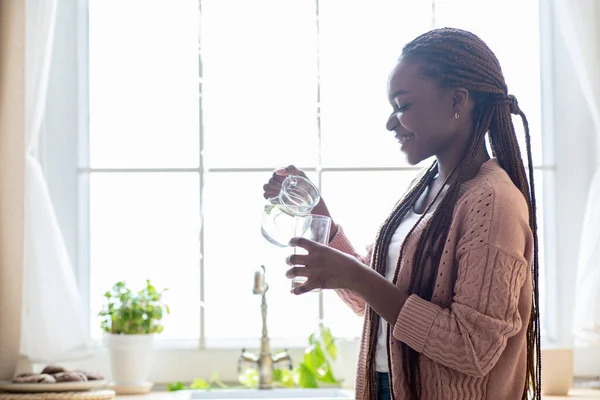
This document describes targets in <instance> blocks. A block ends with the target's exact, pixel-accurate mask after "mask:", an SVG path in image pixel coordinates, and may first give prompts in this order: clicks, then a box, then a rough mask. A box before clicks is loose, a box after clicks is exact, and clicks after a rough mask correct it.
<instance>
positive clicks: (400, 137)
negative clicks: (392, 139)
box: [396, 133, 415, 144]
mask: <svg viewBox="0 0 600 400" xmlns="http://www.w3.org/2000/svg"><path fill="white" fill-rule="evenodd" d="M414 138H415V134H414V133H408V134H405V135H396V139H398V142H400V144H404V143H407V142H410V141H411V140H413V139H414Z"/></svg>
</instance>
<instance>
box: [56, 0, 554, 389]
mask: <svg viewBox="0 0 600 400" xmlns="http://www.w3.org/2000/svg"><path fill="white" fill-rule="evenodd" d="M82 2H83V3H86V7H89V9H88V19H89V20H88V23H87V24H84V25H83V30H84V31H85V35H89V40H86V41H84V44H83V47H84V48H85V49H86V52H84V55H82V56H80V57H85V60H83V61H82V62H83V66H84V68H85V70H86V71H88V80H89V93H87V94H86V96H85V100H86V101H83V102H82V103H79V104H80V105H81V104H84V105H85V104H86V103H87V101H89V110H88V109H87V108H85V109H82V110H79V112H80V113H81V115H86V116H87V115H88V112H89V127H88V126H87V122H86V123H84V124H83V125H84V128H83V129H80V130H79V132H78V135H79V137H78V141H79V143H80V146H79V148H80V150H79V166H78V168H77V174H78V182H79V184H78V194H79V195H78V198H79V201H78V204H77V207H75V206H73V207H67V206H63V207H61V205H60V204H59V205H58V207H57V208H58V211H59V218H60V219H61V222H62V225H63V226H68V227H70V228H69V229H66V230H67V231H68V232H71V233H72V232H75V231H76V232H77V233H76V234H73V235H71V236H73V237H76V238H78V239H77V240H78V243H77V244H76V245H75V244H72V245H71V247H72V248H77V249H78V250H77V252H78V253H79V257H78V258H77V259H78V260H79V262H78V266H77V267H78V271H80V274H79V278H80V284H81V287H82V290H83V292H84V293H85V297H86V298H87V299H88V301H89V307H90V332H91V335H92V337H94V338H99V337H100V331H99V329H98V320H97V318H96V314H97V312H98V310H99V309H100V307H101V302H102V294H103V293H104V292H105V291H106V290H107V288H109V287H110V286H111V285H112V284H113V283H114V282H116V281H118V280H125V281H127V282H128V283H129V284H131V285H132V286H134V287H135V286H141V285H142V284H143V282H144V280H145V279H151V280H152V281H153V283H155V284H156V285H157V286H159V287H168V288H169V291H168V292H167V298H166V300H167V301H168V303H169V304H170V306H171V309H172V314H171V315H170V316H169V317H168V318H167V319H166V320H165V331H164V334H163V335H161V340H163V341H165V342H169V345H174V344H178V345H182V346H183V347H185V348H190V349H191V348H200V349H215V348H223V347H225V348H235V349H239V348H241V347H243V346H255V345H256V343H257V339H258V337H259V335H260V333H261V330H260V303H259V302H260V299H259V298H258V297H257V296H254V295H252V290H251V289H252V276H253V273H254V271H255V270H256V269H257V268H259V266H260V265H262V264H264V265H265V266H266V267H267V280H268V281H269V283H270V287H271V290H270V292H269V333H270V336H271V337H272V338H273V346H274V347H278V346H288V345H294V344H304V343H305V340H306V338H307V336H308V335H309V334H310V333H311V332H312V331H313V330H314V328H315V326H316V323H317V321H318V319H319V318H323V319H324V321H325V323H326V324H327V325H329V326H330V327H331V329H332V332H333V333H334V335H336V336H339V337H344V338H355V337H358V336H360V333H361V325H362V321H361V320H360V319H359V318H358V317H356V316H355V315H354V314H352V312H351V311H350V310H349V309H348V308H347V307H346V306H345V305H344V304H343V303H342V302H341V301H340V300H339V299H338V298H337V296H336V295H335V294H333V293H324V294H312V293H311V294H308V295H305V296H301V297H294V296H291V295H290V294H289V287H290V284H289V281H288V280H287V279H286V278H285V277H284V271H285V269H286V266H285V263H284V257H285V252H284V251H279V250H276V249H275V248H273V247H272V246H270V245H269V244H268V243H266V241H265V240H264V239H263V238H262V237H261V235H260V233H259V229H258V226H259V223H260V217H261V213H260V211H261V206H262V204H263V199H262V184H263V183H264V182H265V181H266V180H267V179H268V177H269V175H270V173H271V172H272V170H273V169H274V168H275V167H277V166H280V165H287V164H295V165H297V166H299V167H300V168H303V169H304V170H306V171H307V172H308V174H309V176H310V177H311V178H312V179H313V180H314V182H316V183H317V184H318V185H319V187H320V188H321V190H322V193H323V196H324V198H326V199H327V203H328V205H329V208H330V210H331V211H332V213H333V216H334V218H335V220H336V222H338V223H341V224H342V225H343V226H344V229H345V230H346V232H347V233H348V235H349V236H350V238H351V239H352V240H353V244H354V245H355V247H356V248H357V249H361V248H364V247H365V246H366V245H367V244H369V242H370V241H371V240H372V239H373V238H374V236H375V233H376V231H377V229H378V227H379V225H380V223H381V222H382V221H383V220H384V218H385V217H386V215H387V214H388V212H389V211H390V210H391V207H392V206H393V204H394V203H395V202H396V201H397V199H398V198H399V196H400V195H401V194H402V193H403V192H404V190H405V189H406V187H407V185H408V184H409V182H410V181H411V180H412V179H413V177H414V175H415V168H414V167H410V166H408V165H407V164H406V163H405V162H404V159H403V156H402V154H401V153H400V151H399V148H398V146H397V144H396V143H395V140H394V139H393V138H392V135H391V134H390V133H389V132H387V131H386V130H385V127H384V125H385V121H386V119H387V115H388V114H389V105H388V103H387V99H386V81H387V77H388V73H389V72H390V70H391V68H392V67H393V65H394V62H395V60H396V59H397V57H398V55H399V54H400V52H401V49H402V46H403V44H404V43H406V42H407V41H409V40H411V39H412V38H414V37H415V36H417V35H418V34H420V33H422V32H424V31H426V30H428V29H431V28H432V27H441V26H456V27H460V28H464V29H468V30H471V31H473V32H474V33H476V34H478V35H479V36H480V37H482V39H483V40H485V41H486V42H487V43H488V44H489V45H490V47H491V48H492V49H493V50H494V52H495V53H496V55H497V56H498V58H499V59H500V62H501V64H502V67H503V70H504V73H505V76H506V80H507V83H508V86H509V89H510V92H511V93H513V94H515V95H516V96H517V98H518V99H519V103H520V105H521V108H522V109H523V110H524V111H525V112H526V114H527V116H528V118H529V124H530V127H531V133H532V143H533V151H534V154H535V160H534V164H535V166H536V174H537V178H538V179H537V180H536V183H537V191H538V195H539V196H538V199H539V200H538V203H539V211H540V214H539V215H540V218H539V219H540V225H541V228H542V229H541V230H540V232H541V233H540V239H541V243H542V250H543V251H542V252H541V263H542V265H544V266H547V267H548V268H551V267H552V266H551V265H548V264H546V262H549V261H550V260H551V259H553V257H545V255H546V252H545V250H544V249H545V247H544V246H543V244H544V243H545V241H544V239H545V238H546V236H547V235H546V234H545V232H547V230H546V229H544V228H546V227H552V226H553V219H552V218H551V216H552V215H553V212H548V211H553V210H552V209H551V208H550V209H548V208H546V207H545V206H546V205H547V204H550V205H551V204H552V202H551V201H550V202H548V201H549V200H548V199H549V197H548V196H547V195H546V194H547V193H548V188H549V187H551V184H552V181H553V168H554V166H553V165H552V164H550V163H545V160H546V158H545V157H543V156H542V137H541V126H542V107H541V104H542V91H541V86H540V80H541V78H540V45H539V42H540V34H539V31H540V25H539V24H538V21H539V15H538V14H539V10H538V6H539V5H538V2H537V1H534V0H527V1H525V2H523V1H522V0H508V2H507V1H503V2H498V1H481V0H418V1H408V0H381V1H377V2H371V3H369V4H368V6H366V5H365V2H359V1H355V0H350V1H348V0H346V1H340V0H319V1H316V2H315V1H306V0H289V1H285V2H281V1H277V0H258V1H252V2H248V1H246V0H201V1H198V0H182V1H176V2H174V1H170V0H153V1H147V0H89V1H87V2H86V0H82ZM516 9H518V10H519V12H518V13H517V12H514V10H516ZM477 15H480V16H481V17H477ZM488 15H494V16H495V17H494V18H487V17H485V18H484V16H488ZM507 20H510V21H511V24H515V25H516V24H519V26H521V28H519V30H517V31H515V30H512V29H506V22H505V21H507ZM57 26H60V25H59V24H57ZM85 35H84V37H85ZM515 43H519V46H514V44H515ZM80 61H81V60H80ZM86 65H87V66H89V69H88V67H87V66H86ZM84 75H85V74H84ZM57 92H58V91H57ZM61 93H62V92H61ZM61 95H62V94H61ZM514 123H515V126H516V127H517V129H518V130H521V129H522V128H521V124H520V121H518V120H517V119H516V118H515V119H514ZM88 128H89V129H88ZM522 136H523V135H521V137H522ZM544 147H546V148H547V145H546V144H544ZM523 149H524V147H523ZM47 157H48V156H47ZM49 181H50V184H51V185H52V179H51V177H50V179H49ZM548 183H549V184H550V185H548ZM357 186H360V187H361V188H362V191H361V192H360V193H357V192H356V191H355V190H353V188H355V187H357ZM72 189H73V188H71V190H72ZM54 192H57V191H56V190H55V191H54ZM375 192H376V193H377V196H372V195H371V194H372V193H375ZM58 196H62V194H59V195H58ZM55 197H56V196H55ZM550 200H551V199H550ZM64 221H77V223H72V222H67V223H65V222H64ZM73 224H74V226H77V227H78V229H77V230H75V229H72V227H73ZM543 279H544V278H543V277H542V281H543ZM542 286H543V287H545V286H544V285H542ZM202 304H204V305H205V306H204V307H202V306H201V305H202ZM236 354H237V353H236ZM232 368H233V367H232ZM232 371H233V370H232ZM232 373H233V372H232ZM176 379H180V378H177V377H176Z"/></svg>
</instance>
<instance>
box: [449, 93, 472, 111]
mask: <svg viewBox="0 0 600 400" xmlns="http://www.w3.org/2000/svg"><path fill="white" fill-rule="evenodd" d="M468 101H469V91H468V90H467V89H465V88H455V89H453V90H452V111H454V112H458V113H460V111H461V110H463V109H464V108H465V106H466V105H467V103H468Z"/></svg>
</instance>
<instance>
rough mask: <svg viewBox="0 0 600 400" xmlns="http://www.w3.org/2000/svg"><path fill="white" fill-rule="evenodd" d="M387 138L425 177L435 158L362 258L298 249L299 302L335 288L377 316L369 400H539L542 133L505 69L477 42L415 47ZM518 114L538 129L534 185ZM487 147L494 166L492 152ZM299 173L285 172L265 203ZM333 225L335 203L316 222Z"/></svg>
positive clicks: (338, 246)
mask: <svg viewBox="0 0 600 400" xmlns="http://www.w3.org/2000/svg"><path fill="white" fill-rule="evenodd" d="M388 95H389V101H390V104H391V105H392V107H393V112H392V114H391V116H390V117H389V119H388V121H387V124H386V127H387V129H388V130H389V131H391V132H393V133H394V135H395V137H396V138H397V139H398V141H399V142H400V144H401V146H402V151H403V152H404V153H405V155H406V158H407V160H408V162H409V163H410V164H411V165H415V164H417V163H419V162H421V161H423V160H425V159H427V158H429V157H432V156H434V157H435V161H434V163H433V165H432V166H431V167H429V168H428V169H427V170H426V171H424V172H423V173H422V174H421V175H420V176H419V177H418V178H417V179H416V180H415V182H414V183H413V185H412V187H411V189H410V190H409V191H408V192H407V193H406V194H405V196H404V197H403V198H402V199H401V200H400V201H399V202H398V204H397V205H396V207H395V208H394V210H393V211H392V213H391V214H390V216H389V217H388V218H387V220H386V221H385V222H384V223H383V225H382V226H381V228H380V230H379V232H378V234H377V237H376V240H375V243H374V245H373V246H371V247H370V251H369V254H368V255H367V256H366V257H361V256H360V255H358V254H357V252H356V251H355V250H354V248H353V247H352V245H351V244H350V242H349V241H348V239H347V238H346V236H345V235H344V232H343V230H342V228H341V227H340V226H339V225H336V224H334V225H333V229H332V231H333V232H332V237H331V241H330V244H329V247H327V246H323V245H319V244H317V243H314V242H311V241H308V240H305V239H301V238H295V239H293V240H292V243H291V244H292V245H294V246H299V247H302V248H304V249H306V250H307V251H308V254H307V255H292V256H290V257H289V258H288V260H287V262H288V264H289V265H291V266H293V267H292V268H291V269H290V270H289V271H288V272H287V276H288V277H290V278H292V277H296V276H303V277H306V278H307V281H306V283H305V284H303V285H302V286H300V287H298V288H296V289H294V293H296V294H301V293H306V292H308V291H310V290H312V289H314V288H323V289H336V290H337V292H338V293H339V295H340V296H341V298H342V299H343V300H344V301H345V302H346V303H348V304H349V305H350V307H352V309H353V310H354V311H355V312H357V313H358V314H361V315H362V314H364V315H365V325H364V330H363V339H362V347H361V353H360V361H359V365H358V371H357V381H356V398H357V399H389V398H392V399H398V400H401V399H427V400H429V399H457V400H458V399H460V400H466V399H484V398H485V399H495V400H496V399H497V400H501V399H510V400H515V399H520V398H522V399H526V398H529V397H533V398H536V399H539V398H540V359H539V357H540V352H539V340H540V332H539V326H540V325H539V316H538V284H537V280H538V259H537V248H538V245H537V232H536V219H535V196H534V187H533V169H532V158H531V148H530V147H531V146H530V137H529V129H528V126H527V121H526V118H525V115H524V114H523V112H522V111H521V110H520V109H519V107H518V104H517V101H516V99H515V97H514V96H511V95H508V91H507V87H506V83H505V81H504V77H503V74H502V71H501V68H500V64H499V62H498V60H497V59H496V57H495V55H494V54H493V52H492V51H491V50H490V49H489V48H488V47H487V45H486V44H485V43H484V42H483V41H482V40H481V39H479V38H478V37H477V36H475V35H473V34H472V33H469V32H466V31H462V30H458V29H449V28H445V29H437V30H433V31H430V32H427V33H425V34H423V35H421V36H419V37H417V38H416V39H414V40H413V41H412V42H410V43H408V44H407V45H406V46H405V47H404V49H403V51H402V56H401V57H400V59H399V61H398V63H397V65H396V66H395V68H394V70H393V71H392V73H391V75H390V77H389V80H388ZM511 113H512V114H518V115H520V116H521V118H522V120H523V123H524V125H525V132H526V139H527V141H526V143H527V155H528V165H529V181H528V180H527V176H526V171H525V167H524V162H523V160H522V159H521V154H520V150H519V146H518V143H517V138H516V135H515V130H514V126H513V123H512V119H511ZM486 133H487V134H488V137H489V140H490V143H491V147H492V150H493V154H494V156H495V158H490V156H489V154H488V151H487V149H486V145H485V136H486ZM288 174H302V172H301V171H299V170H297V169H296V168H294V167H293V166H290V167H288V168H285V169H280V170H277V171H276V172H275V173H274V174H273V177H272V178H271V179H270V180H269V182H268V183H267V184H266V185H265V186H264V191H265V197H272V196H273V195H274V194H276V193H277V192H278V191H279V188H280V186H281V181H282V180H283V178H284V177H285V175H288ZM314 212H315V213H316V214H322V215H328V216H330V214H329V211H328V210H327V207H326V205H325V203H324V202H321V203H320V204H319V206H318V207H317V208H316V209H315V210H314Z"/></svg>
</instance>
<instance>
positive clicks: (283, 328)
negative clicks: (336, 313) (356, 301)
mask: <svg viewBox="0 0 600 400" xmlns="http://www.w3.org/2000/svg"><path fill="white" fill-rule="evenodd" d="M269 176H270V174H268V173H254V172H245V173H227V172H221V173H219V172H216V173H209V174H207V175H206V185H205V188H204V189H205V192H204V193H205V194H204V196H205V197H204V222H205V224H204V246H205V251H204V265H205V279H206V282H207V285H206V298H205V299H206V305H207V307H206V338H207V340H208V341H209V343H210V342H215V341H217V340H218V341H222V340H225V341H227V340H230V341H233V340H241V339H248V338H250V339H258V338H259V337H260V334H261V309H260V296H258V295H253V294H252V287H253V275H254V271H256V270H257V269H259V268H260V266H261V265H265V267H266V269H267V275H266V280H267V283H268V284H269V291H268V293H267V301H268V307H269V308H268V320H269V335H270V337H272V338H273V339H286V340H288V342H289V341H290V340H294V339H300V340H304V341H305V340H306V338H307V337H308V335H310V333H312V332H313V331H314V328H315V326H316V321H317V317H318V295H316V294H313V293H310V294H307V295H304V296H294V295H292V294H290V289H291V283H290V280H289V279H287V278H286V277H285V271H286V270H287V268H288V266H287V265H286V263H285V257H287V255H288V254H290V251H291V250H290V249H279V248H277V247H275V246H273V245H271V244H269V243H268V242H267V241H266V240H265V239H264V238H263V237H262V235H261V233H260V224H261V217H262V210H263V206H264V204H266V202H265V200H264V199H263V197H262V186H263V184H264V183H265V182H266V181H267V180H268V179H269ZM256 343H258V342H256Z"/></svg>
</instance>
